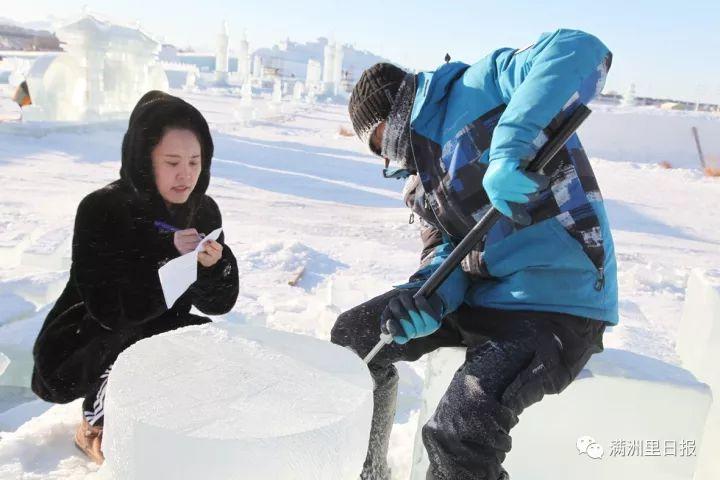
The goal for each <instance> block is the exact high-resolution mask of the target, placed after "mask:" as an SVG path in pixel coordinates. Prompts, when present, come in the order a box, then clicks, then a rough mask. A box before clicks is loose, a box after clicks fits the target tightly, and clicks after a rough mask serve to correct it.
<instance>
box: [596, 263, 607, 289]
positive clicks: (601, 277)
mask: <svg viewBox="0 0 720 480" xmlns="http://www.w3.org/2000/svg"><path fill="white" fill-rule="evenodd" d="M604 286H605V269H604V268H603V267H599V268H598V278H597V281H596V282H595V290H597V291H598V292H599V291H600V290H602V289H603V287H604Z"/></svg>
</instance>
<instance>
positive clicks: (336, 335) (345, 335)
mask: <svg viewBox="0 0 720 480" xmlns="http://www.w3.org/2000/svg"><path fill="white" fill-rule="evenodd" d="M351 312H352V310H349V311H347V312H343V313H341V314H340V315H339V316H338V317H337V319H336V320H335V325H333V327H332V330H330V341H331V342H332V343H334V344H335V345H340V346H341V347H352V345H351V342H352V338H353V335H351V334H350V325H351V324H352V322H351V319H352V315H351Z"/></svg>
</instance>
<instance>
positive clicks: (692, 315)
mask: <svg viewBox="0 0 720 480" xmlns="http://www.w3.org/2000/svg"><path fill="white" fill-rule="evenodd" d="M677 353H678V355H679V356H680V359H681V360H682V362H683V366H684V367H685V368H687V369H689V370H690V371H692V372H693V373H694V374H695V375H697V376H698V378H700V379H702V380H703V381H705V382H708V383H709V384H710V385H711V386H713V387H715V386H716V385H717V386H718V387H720V369H718V364H720V270H711V271H702V270H697V269H696V270H693V271H692V272H691V274H690V276H689V278H688V284H687V289H686V291H685V304H684V308H683V315H682V320H681V322H680V329H679V331H678V339H677Z"/></svg>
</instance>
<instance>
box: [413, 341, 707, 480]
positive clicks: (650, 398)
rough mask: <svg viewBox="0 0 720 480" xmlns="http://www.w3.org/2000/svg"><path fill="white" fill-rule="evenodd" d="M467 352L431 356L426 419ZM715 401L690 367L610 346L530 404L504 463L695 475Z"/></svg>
mask: <svg viewBox="0 0 720 480" xmlns="http://www.w3.org/2000/svg"><path fill="white" fill-rule="evenodd" d="M464 359H465V351H464V349H441V350H439V351H437V352H435V353H433V354H432V355H431V356H430V358H429V359H428V364H427V374H428V376H427V377H426V386H425V394H424V396H425V398H424V404H423V408H422V410H421V413H420V418H419V422H420V423H419V426H422V425H424V424H425V422H426V421H427V420H428V418H429V416H430V415H431V414H432V412H433V411H434V409H435V407H436V405H437V403H438V401H439V399H440V397H441V396H442V394H443V393H444V392H445V389H446V388H447V386H448V385H449V383H450V380H451V378H452V375H453V374H454V373H455V371H456V370H457V368H458V366H460V365H461V364H462V362H463V361H464ZM710 404H711V394H710V389H709V388H708V387H707V386H706V385H705V384H703V383H700V382H699V381H697V380H696V379H695V377H693V375H692V374H690V372H688V371H686V370H683V369H682V368H679V367H676V366H673V365H670V364H667V363H664V362H661V361H659V360H656V359H653V358H650V357H645V356H642V355H637V354H634V353H632V352H627V351H622V350H613V349H606V350H605V352H603V353H602V354H599V355H594V356H593V357H592V358H591V359H590V361H589V362H588V364H587V365H586V367H585V369H584V370H583V371H582V372H581V374H580V375H579V376H578V378H577V379H576V380H575V382H573V383H572V384H571V385H570V386H569V387H568V388H567V389H566V390H565V391H563V392H562V393H561V394H560V395H546V396H545V398H544V399H543V400H542V401H541V402H540V403H538V404H535V405H532V406H531V407H529V408H527V409H526V410H525V412H523V414H522V415H521V416H520V423H518V425H517V426H516V427H515V428H514V429H513V430H512V431H511V435H512V437H513V449H512V451H511V452H510V454H509V455H508V457H507V459H506V461H505V463H504V466H505V468H506V469H507V470H508V472H509V473H510V476H511V478H521V479H522V478H532V479H534V480H544V479H548V480H550V479H556V478H582V479H584V480H595V479H597V480H600V479H603V480H605V479H608V478H618V479H619V478H623V479H625V478H652V479H664V480H665V479H667V480H670V479H672V480H676V479H678V480H679V479H687V480H691V479H692V478H693V474H694V472H695V469H696V460H697V453H698V451H699V449H700V446H701V441H702V433H703V425H704V423H705V419H706V416H707V414H708V410H709V407H710ZM419 432H420V430H419V429H418V436H417V437H416V443H415V452H414V455H413V457H414V458H413V471H412V476H411V478H412V479H413V480H419V479H424V478H425V472H426V470H427V465H428V461H427V454H426V453H425V449H424V447H423V445H422V441H421V439H420V438H419ZM585 437H589V438H585ZM580 447H584V448H580ZM581 450H584V451H581ZM595 457H597V458H595Z"/></svg>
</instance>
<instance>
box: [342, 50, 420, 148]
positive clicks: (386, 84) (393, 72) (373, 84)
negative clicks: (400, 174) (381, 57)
mask: <svg viewBox="0 0 720 480" xmlns="http://www.w3.org/2000/svg"><path fill="white" fill-rule="evenodd" d="M405 75H407V72H405V71H404V70H403V69H401V68H399V67H396V66H395V65H393V64H391V63H376V64H375V65H373V66H372V67H370V68H368V69H367V70H365V71H364V72H363V74H362V75H361V76H360V80H358V82H357V84H355V88H353V91H352V95H350V103H349V105H348V111H349V113H350V121H352V124H353V129H354V130H355V133H356V134H357V136H358V137H360V140H362V141H363V142H364V143H366V144H369V142H370V135H371V134H372V132H373V131H374V130H375V127H377V126H378V125H379V124H380V122H382V121H383V120H386V119H387V117H388V115H389V114H390V109H391V108H392V105H393V101H394V100H395V95H396V94H397V92H398V89H399V88H400V84H401V83H402V81H403V80H404V79H405Z"/></svg>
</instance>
